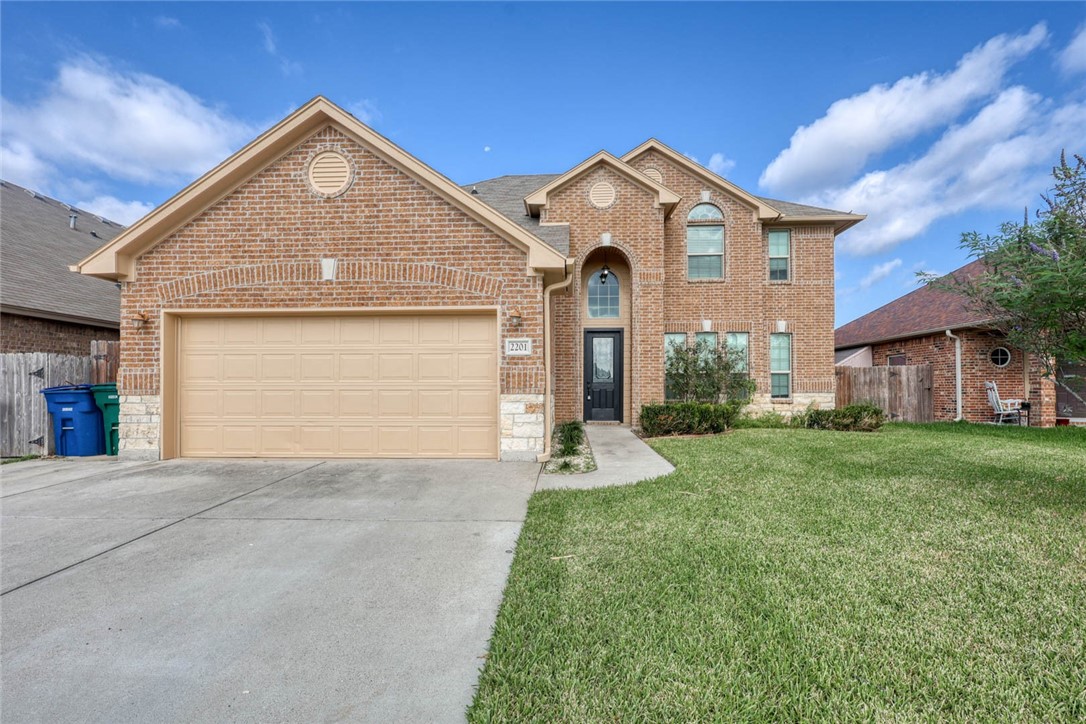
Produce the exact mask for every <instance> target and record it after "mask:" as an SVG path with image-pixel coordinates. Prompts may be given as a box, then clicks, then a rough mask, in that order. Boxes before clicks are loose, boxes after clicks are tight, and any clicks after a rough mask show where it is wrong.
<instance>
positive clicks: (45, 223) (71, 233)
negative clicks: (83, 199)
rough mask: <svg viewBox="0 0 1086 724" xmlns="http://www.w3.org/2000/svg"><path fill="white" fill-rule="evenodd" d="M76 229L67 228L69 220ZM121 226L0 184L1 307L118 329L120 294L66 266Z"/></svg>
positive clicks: (16, 312) (112, 288)
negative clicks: (72, 221)
mask: <svg viewBox="0 0 1086 724" xmlns="http://www.w3.org/2000/svg"><path fill="white" fill-rule="evenodd" d="M71 214H76V215H77V218H76V227H75V229H72V228H70V226H69V223H70V219H69V217H70V215H71ZM122 229H124V227H123V226H122V225H120V224H117V223H115V222H112V221H108V220H106V219H103V218H101V217H99V216H95V215H94V214H92V213H90V212H88V211H81V210H79V209H76V208H74V207H72V206H69V205H68V204H65V203H63V202H61V201H57V200H56V199H51V198H49V197H48V196H43V195H42V194H39V193H36V192H34V191H30V190H28V189H25V188H23V187H22V186H16V185H15V184H13V183H9V182H7V181H0V238H2V239H3V247H4V248H3V255H4V259H3V264H2V265H0V308H2V309H3V310H4V311H5V312H11V313H13V314H24V315H27V316H32V317H44V318H46V319H57V320H61V321H68V322H75V323H81V324H91V325H95V326H103V327H118V326H119V325H120V314H121V293H120V291H119V290H118V289H117V287H116V286H115V285H113V284H108V283H106V282H103V281H101V280H99V279H90V278H87V277H81V276H78V275H76V274H72V273H71V272H69V271H68V265H69V264H73V263H75V262H76V261H77V260H79V259H81V258H83V257H84V256H86V255H87V254H89V253H91V252H92V251H94V250H95V249H97V248H98V247H99V246H101V244H102V242H103V241H109V240H110V239H112V238H114V237H115V236H117V234H119V233H120V232H121V230H122Z"/></svg>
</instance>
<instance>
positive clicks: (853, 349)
mask: <svg viewBox="0 0 1086 724" xmlns="http://www.w3.org/2000/svg"><path fill="white" fill-rule="evenodd" d="M983 270H984V266H983V262H982V261H981V260H977V261H973V262H970V263H969V264H966V265H965V266H963V267H961V268H960V269H957V270H956V271H954V272H951V273H952V274H954V275H955V276H958V277H962V278H969V277H972V276H975V275H977V274H979V273H982V272H983ZM991 321H992V320H991V319H990V318H985V317H983V316H981V315H978V314H977V313H976V312H975V311H973V310H972V309H970V307H969V305H968V302H967V300H966V299H965V298H964V297H961V296H959V295H957V294H954V293H952V292H947V291H943V290H941V289H936V288H934V287H931V286H923V287H920V288H919V289H916V290H914V291H912V292H909V293H908V294H906V295H905V296H903V297H899V298H898V299H895V300H894V301H892V302H890V303H889V304H886V305H884V306H882V307H880V308H878V309H876V310H874V311H872V312H869V313H868V314H865V315H864V316H862V317H859V318H858V319H854V320H853V321H851V322H849V323H848V324H846V325H843V326H841V327H839V328H838V329H837V331H836V332H835V334H834V346H835V348H836V359H837V361H838V364H844V365H852V366H872V365H876V366H878V365H918V364H930V365H931V366H932V396H933V403H934V410H935V419H936V420H944V421H949V420H957V419H964V420H967V421H969V422H992V421H993V420H994V416H993V411H992V407H991V406H990V404H989V403H988V398H987V392H986V390H985V387H984V383H985V382H989V381H991V382H995V383H996V385H997V386H998V388H999V394H1000V396H1001V397H1003V398H1007V399H1020V400H1028V401H1029V402H1030V408H1031V409H1030V412H1029V424H1030V425H1035V426H1040V427H1051V426H1052V425H1055V424H1057V420H1059V424H1067V423H1068V422H1072V423H1075V424H1079V423H1086V409H1084V408H1083V406H1082V405H1081V403H1079V402H1078V401H1077V400H1075V399H1074V397H1072V396H1071V395H1070V394H1068V393H1067V392H1066V391H1065V390H1063V389H1062V388H1060V387H1058V386H1057V385H1055V384H1054V383H1053V382H1052V380H1050V379H1045V378H1044V377H1042V373H1043V371H1044V370H1043V367H1042V365H1041V363H1040V361H1039V360H1038V359H1037V358H1036V357H1034V356H1032V355H1028V354H1025V353H1023V352H1022V350H1019V349H1016V348H1013V347H1010V346H1009V345H1008V344H1007V343H1006V340H1005V338H1004V337H1003V335H1002V334H1000V333H999V332H997V331H995V330H993V329H992V328H991V326H990V322H991ZM959 356H960V360H961V371H960V384H959V372H958V359H959ZM1058 367H1059V370H1060V373H1061V375H1066V376H1067V377H1066V379H1076V380H1077V383H1076V384H1079V385H1080V386H1081V385H1082V380H1083V378H1082V376H1081V375H1083V374H1084V373H1086V370H1083V369H1082V368H1078V367H1074V366H1072V365H1070V364H1061V365H1059V366H1058ZM1071 375H1075V376H1076V377H1075V378H1072V377H1071ZM1084 391H1086V389H1084Z"/></svg>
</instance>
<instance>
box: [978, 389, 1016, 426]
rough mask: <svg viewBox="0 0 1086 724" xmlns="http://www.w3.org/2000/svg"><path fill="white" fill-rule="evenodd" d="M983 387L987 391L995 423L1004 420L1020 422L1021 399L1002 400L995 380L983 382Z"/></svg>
mask: <svg viewBox="0 0 1086 724" xmlns="http://www.w3.org/2000/svg"><path fill="white" fill-rule="evenodd" d="M984 389H985V390H987V392H988V404H989V405H991V406H992V410H993V411H994V412H995V418H996V419H995V424H997V425H999V424H1002V423H1004V422H1013V423H1015V424H1019V425H1020V424H1021V423H1022V402H1023V400H1003V399H1000V397H999V388H998V387H996V383H995V382H985V383H984Z"/></svg>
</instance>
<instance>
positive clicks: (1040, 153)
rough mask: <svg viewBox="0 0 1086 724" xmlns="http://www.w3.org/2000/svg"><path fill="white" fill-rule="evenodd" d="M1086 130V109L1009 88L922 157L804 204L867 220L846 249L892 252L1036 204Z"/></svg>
mask: <svg viewBox="0 0 1086 724" xmlns="http://www.w3.org/2000/svg"><path fill="white" fill-rule="evenodd" d="M1083 128H1086V104H1076V103H1071V104H1068V105H1066V106H1063V107H1056V106H1054V104H1053V103H1051V102H1050V101H1046V100H1045V99H1043V98H1041V97H1040V96H1038V95H1037V94H1035V93H1032V92H1030V91H1028V90H1026V89H1025V88H1021V87H1014V88H1009V89H1007V90H1006V91H1004V92H1003V93H1001V94H1000V95H999V96H998V97H997V98H996V99H995V100H993V101H992V102H991V103H990V104H988V105H987V106H985V107H984V108H983V109H981V111H980V112H978V113H977V114H976V115H975V116H974V117H973V118H971V119H969V120H968V121H967V122H966V123H964V124H962V125H960V126H954V127H951V128H949V129H948V130H947V131H945V132H944V133H943V135H942V137H940V138H939V140H938V141H936V142H935V143H934V144H933V145H932V146H931V147H930V148H929V149H927V151H926V152H925V153H924V155H922V156H921V157H919V158H917V159H915V160H912V161H909V162H906V163H902V164H899V165H898V166H895V167H893V168H890V169H886V170H875V171H871V172H869V173H867V174H865V175H864V176H862V177H860V178H859V179H857V180H856V181H855V182H853V183H852V184H850V185H848V186H844V187H841V188H838V189H831V190H828V191H826V192H824V193H822V194H818V195H814V196H810V197H806V198H805V199H804V201H806V202H807V203H813V204H816V205H821V206H830V207H832V208H838V209H844V210H854V211H856V212H858V213H865V214H867V215H868V218H867V220H866V221H865V222H864V223H863V224H860V225H859V226H858V227H856V229H855V230H853V231H850V232H849V233H848V234H847V235H845V236H843V237H841V238H840V240H839V248H840V249H841V250H842V251H845V252H849V253H854V254H871V253H877V252H880V251H885V250H887V249H890V248H892V247H894V246H896V245H897V244H899V243H901V242H903V241H905V240H907V239H911V238H913V237H915V236H917V235H919V234H921V233H923V232H924V231H926V230H927V229H928V227H929V226H930V225H931V224H932V223H934V222H935V221H937V220H939V219H942V218H945V217H948V216H952V215H954V214H958V213H961V212H963V211H967V210H969V209H974V208H1002V207H1007V206H1020V205H1023V204H1031V203H1035V202H1036V200H1037V198H1038V194H1039V193H1040V192H1041V191H1043V190H1044V189H1045V188H1046V187H1047V180H1046V177H1047V174H1048V172H1049V171H1050V169H1051V166H1052V164H1053V163H1055V161H1056V158H1057V157H1058V154H1059V152H1060V150H1061V149H1062V148H1074V147H1077V145H1078V144H1080V143H1081V138H1082V129H1083ZM963 231H965V229H963Z"/></svg>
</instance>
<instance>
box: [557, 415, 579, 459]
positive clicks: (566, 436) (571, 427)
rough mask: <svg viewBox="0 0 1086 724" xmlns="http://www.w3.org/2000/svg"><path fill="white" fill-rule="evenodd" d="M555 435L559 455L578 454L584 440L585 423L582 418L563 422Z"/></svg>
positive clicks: (566, 456) (565, 456) (564, 456)
mask: <svg viewBox="0 0 1086 724" xmlns="http://www.w3.org/2000/svg"><path fill="white" fill-rule="evenodd" d="M555 437H556V438H557V440H558V457H563V458H568V457H570V456H573V455H576V454H577V450H578V449H580V447H581V444H582V443H583V442H584V423H583V422H581V421H580V420H570V421H569V422H563V423H562V424H561V425H559V426H558V427H557V428H556V429H555Z"/></svg>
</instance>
